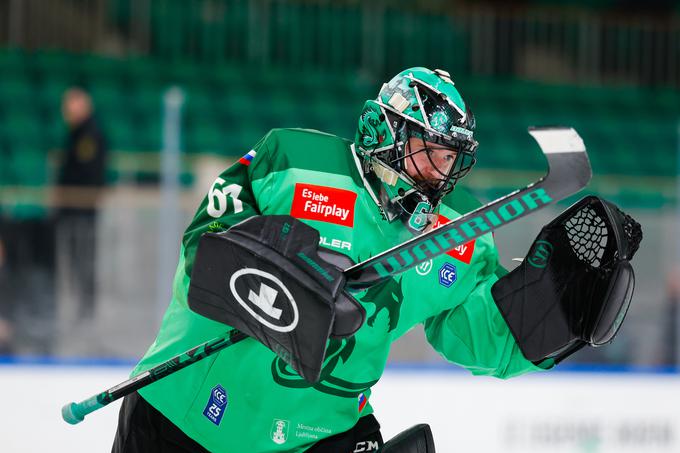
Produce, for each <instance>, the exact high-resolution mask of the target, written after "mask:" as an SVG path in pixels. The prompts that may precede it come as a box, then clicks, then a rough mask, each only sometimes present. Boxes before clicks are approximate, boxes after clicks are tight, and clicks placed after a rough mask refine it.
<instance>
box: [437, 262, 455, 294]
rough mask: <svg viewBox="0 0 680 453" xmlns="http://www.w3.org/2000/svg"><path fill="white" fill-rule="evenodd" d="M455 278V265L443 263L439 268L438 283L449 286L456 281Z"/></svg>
mask: <svg viewBox="0 0 680 453" xmlns="http://www.w3.org/2000/svg"><path fill="white" fill-rule="evenodd" d="M457 279H458V274H457V272H456V266H454V265H453V264H451V263H444V265H443V266H442V267H441V268H440V269H439V284H440V285H442V286H446V287H447V288H450V287H451V285H453V284H454V283H456V280H457Z"/></svg>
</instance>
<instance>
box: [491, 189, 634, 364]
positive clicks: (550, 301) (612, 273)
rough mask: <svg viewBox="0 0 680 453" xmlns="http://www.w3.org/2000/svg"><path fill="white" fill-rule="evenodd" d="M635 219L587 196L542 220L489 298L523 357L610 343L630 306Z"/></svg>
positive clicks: (537, 358) (554, 355)
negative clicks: (522, 254)
mask: <svg viewBox="0 0 680 453" xmlns="http://www.w3.org/2000/svg"><path fill="white" fill-rule="evenodd" d="M641 239H642V230H641V227H640V224H639V223H637V222H636V221H635V220H633V218H631V217H630V216H628V215H626V214H624V213H623V212H621V211H620V210H619V209H618V208H617V207H616V206H615V205H614V204H612V203H609V202H607V201H605V200H603V199H601V198H598V197H595V196H589V197H585V198H583V199H581V200H580V201H579V202H577V203H576V204H574V205H573V206H571V207H570V208H568V209H567V210H566V211H564V212H563V213H562V214H560V216H559V217H557V218H556V219H555V220H553V221H552V222H550V223H549V224H548V225H546V226H545V227H544V228H543V229H542V230H541V232H540V234H539V235H538V237H537V238H536V240H535V241H534V243H533V245H532V246H531V249H530V250H529V254H528V255H527V257H526V258H525V259H524V261H523V262H522V264H521V265H520V266H519V267H517V268H516V269H514V270H513V271H512V272H510V273H509V274H507V275H506V276H504V277H503V278H501V279H500V280H498V282H496V283H495V284H494V286H493V288H492V294H493V298H494V300H495V301H496V305H497V306H498V308H499V310H500V312H501V314H502V315H503V317H504V319H505V321H506V323H507V324H508V326H509V327H510V330H511V331H512V334H513V336H514V337H515V340H516V341H517V343H518V345H519V348H520V350H521V351H522V353H523V354H524V356H525V357H526V358H527V359H528V360H531V361H532V362H534V363H539V362H542V361H543V360H545V359H553V360H554V361H555V363H557V362H559V361H561V360H563V359H564V358H566V357H567V356H569V355H570V354H572V353H574V352H575V351H577V350H578V349H580V348H581V347H583V346H584V345H586V344H588V345H591V346H600V345H603V344H605V343H608V342H611V341H612V339H613V338H614V336H615V335H616V333H617V332H618V330H619V328H620V327H621V324H622V323H623V319H624V317H625V315H626V312H627V310H628V306H629V305H630V301H631V298H632V296H633V287H634V284H635V275H634V273H633V268H632V266H631V265H630V262H629V261H630V259H631V258H632V257H633V255H634V254H635V252H636V251H637V249H638V246H639V244H640V241H641Z"/></svg>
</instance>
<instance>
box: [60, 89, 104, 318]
mask: <svg viewBox="0 0 680 453" xmlns="http://www.w3.org/2000/svg"><path fill="white" fill-rule="evenodd" d="M62 114H63V117H64V121H65V122H66V125H67V126H68V129H69V133H68V136H67V139H66V143H65V147H64V155H63V159H62V161H61V166H60V169H59V174H58V179H57V211H56V224H57V248H58V250H59V252H58V264H59V266H63V267H64V268H65V269H64V271H65V272H64V275H67V276H68V277H67V278H68V280H67V281H68V283H69V285H68V286H69V289H70V295H72V296H73V297H75V298H76V299H77V301H78V307H79V310H78V311H79V313H78V314H79V317H80V318H87V317H91V316H92V315H93V313H94V307H95V263H96V234H95V233H96V225H97V203H98V201H99V200H100V196H101V193H100V189H101V188H103V187H104V186H105V185H106V162H107V154H108V149H107V143H106V139H105V137H104V134H103V133H102V131H101V129H100V127H99V125H98V123H97V120H96V118H95V116H94V107H93V103H92V98H91V97H90V95H89V94H88V93H87V92H85V91H84V90H83V89H82V88H71V89H69V90H67V91H66V92H65V93H64V95H63V99H62Z"/></svg>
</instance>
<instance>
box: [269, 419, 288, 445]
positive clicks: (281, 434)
mask: <svg viewBox="0 0 680 453" xmlns="http://www.w3.org/2000/svg"><path fill="white" fill-rule="evenodd" d="M288 428H290V422H289V421H288V420H280V419H278V418H275V419H274V423H272V431H271V435H272V440H273V441H274V443H275V444H279V445H281V444H283V443H285V442H286V440H288Z"/></svg>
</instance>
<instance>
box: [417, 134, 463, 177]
mask: <svg viewBox="0 0 680 453" xmlns="http://www.w3.org/2000/svg"><path fill="white" fill-rule="evenodd" d="M456 155H457V152H456V150H455V149H453V148H448V147H446V146H444V145H440V144H437V143H433V142H428V141H423V139H422V138H417V137H411V138H409V140H408V144H407V145H406V159H405V163H406V173H407V174H408V175H409V176H410V177H411V178H413V179H414V180H415V181H418V182H426V183H428V184H429V185H431V186H432V187H435V188H436V187H438V186H439V185H441V184H442V182H443V180H444V179H445V178H446V176H447V175H448V174H449V172H450V171H451V168H452V167H453V164H454V162H455V161H456Z"/></svg>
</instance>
